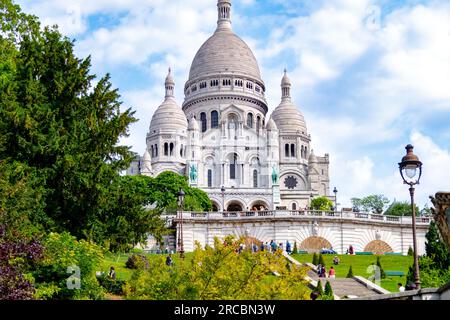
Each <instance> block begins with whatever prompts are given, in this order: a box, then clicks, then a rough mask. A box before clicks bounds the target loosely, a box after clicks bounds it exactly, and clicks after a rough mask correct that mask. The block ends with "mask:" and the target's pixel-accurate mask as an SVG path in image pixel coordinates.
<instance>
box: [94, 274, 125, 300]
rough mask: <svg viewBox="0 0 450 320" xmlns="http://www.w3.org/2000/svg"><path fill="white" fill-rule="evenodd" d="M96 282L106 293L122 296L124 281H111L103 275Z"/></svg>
mask: <svg viewBox="0 0 450 320" xmlns="http://www.w3.org/2000/svg"><path fill="white" fill-rule="evenodd" d="M98 282H99V283H100V285H101V286H102V287H103V288H104V289H105V290H106V291H107V292H109V293H112V294H117V295H122V294H123V286H124V285H125V284H126V281H124V280H117V279H111V278H110V277H108V276H107V275H105V274H103V275H102V276H100V277H99V278H98Z"/></svg>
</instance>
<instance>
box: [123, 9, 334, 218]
mask: <svg viewBox="0 0 450 320" xmlns="http://www.w3.org/2000/svg"><path fill="white" fill-rule="evenodd" d="M217 9H218V21H217V28H216V30H215V32H214V34H213V35H212V36H211V37H210V38H209V39H207V40H206V41H205V43H204V44H203V45H202V46H201V47H200V49H199V50H198V52H197V54H196V55H195V57H194V59H193V61H192V64H191V68H190V72H189V78H188V80H187V81H186V83H185V85H184V87H183V90H184V96H185V97H184V101H183V103H182V105H181V107H180V105H179V104H178V102H177V101H176V100H175V95H174V92H175V90H177V89H176V86H175V79H174V78H173V75H172V73H171V70H170V69H169V72H168V75H167V77H166V79H165V97H164V101H163V102H162V104H161V105H160V106H159V107H158V108H157V110H156V111H155V113H154V114H153V117H152V119H151V122H150V126H149V131H148V133H147V136H146V146H147V148H146V151H145V153H144V155H143V156H142V157H138V159H136V161H134V162H133V164H132V166H131V167H130V169H129V170H128V173H129V174H136V173H140V174H143V175H149V176H157V175H158V174H159V173H161V172H163V171H166V170H170V171H173V172H176V173H179V174H181V175H185V176H187V177H188V179H189V184H190V185H191V186H194V187H197V188H200V189H202V190H204V191H205V192H206V193H207V194H208V195H209V197H210V199H211V201H212V203H213V208H214V209H213V211H247V210H252V209H254V208H258V209H259V208H265V209H267V210H298V209H300V208H305V207H306V206H308V205H309V202H310V199H311V198H312V197H315V196H330V195H329V156H328V154H325V155H324V156H318V155H315V154H314V152H313V148H312V143H311V135H310V134H308V130H307V126H306V122H305V119H304V116H303V114H302V112H301V108H299V107H298V106H296V105H295V104H294V102H293V100H292V97H291V92H292V91H293V90H295V83H294V84H293V83H291V81H290V79H289V77H288V74H287V72H286V70H284V75H282V78H281V101H280V103H279V105H278V106H277V107H276V108H275V109H274V111H273V112H272V113H271V114H270V115H269V114H268V110H269V106H268V104H267V101H266V98H265V91H266V87H265V84H264V81H263V79H262V77H261V72H260V69H259V66H258V62H257V61H256V59H255V56H254V55H253V52H252V50H251V49H250V48H249V47H248V45H247V44H246V43H245V42H244V41H243V40H242V39H241V38H239V36H237V35H236V34H235V33H234V32H233V29H232V24H231V0H218V3H217ZM281 74H282V73H281V72H280V76H281Z"/></svg>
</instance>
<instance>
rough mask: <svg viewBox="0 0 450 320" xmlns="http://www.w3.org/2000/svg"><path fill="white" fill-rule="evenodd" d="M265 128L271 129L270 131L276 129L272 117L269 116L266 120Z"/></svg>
mask: <svg viewBox="0 0 450 320" xmlns="http://www.w3.org/2000/svg"><path fill="white" fill-rule="evenodd" d="M266 129H267V130H271V131H275V130H278V128H277V125H276V123H275V121H273V119H272V117H270V118H269V121H267V124H266Z"/></svg>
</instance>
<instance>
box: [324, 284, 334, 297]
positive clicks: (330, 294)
mask: <svg viewBox="0 0 450 320" xmlns="http://www.w3.org/2000/svg"><path fill="white" fill-rule="evenodd" d="M325 296H326V297H327V298H328V300H334V294H333V288H332V287H331V283H330V281H327V283H326V284H325Z"/></svg>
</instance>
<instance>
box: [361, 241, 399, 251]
mask: <svg viewBox="0 0 450 320" xmlns="http://www.w3.org/2000/svg"><path fill="white" fill-rule="evenodd" d="M364 251H367V252H373V253H374V254H384V253H386V252H394V250H392V248H391V246H390V245H389V244H387V243H386V242H384V241H382V240H373V241H370V242H369V243H368V244H367V245H366V247H365V248H364Z"/></svg>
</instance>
